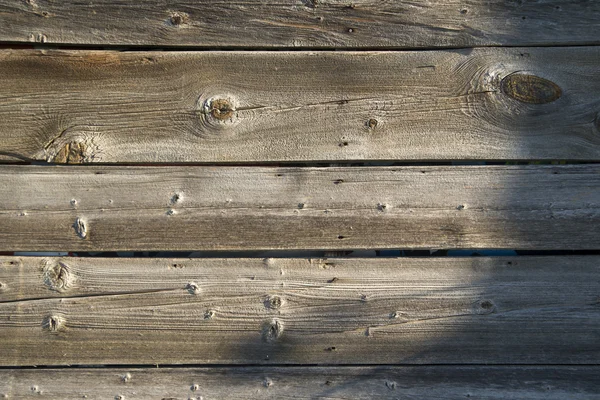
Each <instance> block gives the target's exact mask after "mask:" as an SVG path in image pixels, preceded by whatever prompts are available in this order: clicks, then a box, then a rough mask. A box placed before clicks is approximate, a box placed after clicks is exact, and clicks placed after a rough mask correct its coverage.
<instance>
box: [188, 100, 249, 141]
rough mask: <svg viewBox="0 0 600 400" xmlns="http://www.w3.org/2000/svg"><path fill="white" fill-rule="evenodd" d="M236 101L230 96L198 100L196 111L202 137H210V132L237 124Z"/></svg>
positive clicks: (220, 130)
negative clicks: (197, 110)
mask: <svg viewBox="0 0 600 400" xmlns="http://www.w3.org/2000/svg"><path fill="white" fill-rule="evenodd" d="M236 105H237V101H236V100H235V99H234V98H233V97H231V96H223V95H221V96H214V97H210V98H203V97H201V98H199V99H198V109H199V118H200V123H201V129H202V133H201V134H200V135H201V136H202V135H207V134H208V135H210V132H211V131H215V130H216V131H219V132H220V134H222V133H223V132H222V130H223V129H227V128H231V127H233V126H235V125H236V124H237V123H238V121H239V120H238V113H237V106H236Z"/></svg>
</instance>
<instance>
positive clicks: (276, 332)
mask: <svg viewBox="0 0 600 400" xmlns="http://www.w3.org/2000/svg"><path fill="white" fill-rule="evenodd" d="M282 334H283V322H281V321H280V320H278V319H273V320H271V321H269V322H267V323H266V324H265V325H264V326H263V340H264V341H265V342H267V343H272V342H275V341H276V340H277V339H279V338H280V337H281V335H282Z"/></svg>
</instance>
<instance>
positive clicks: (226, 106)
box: [208, 99, 235, 121]
mask: <svg viewBox="0 0 600 400" xmlns="http://www.w3.org/2000/svg"><path fill="white" fill-rule="evenodd" d="M234 111H235V110H234V108H233V105H232V104H231V102H230V101H229V100H227V99H214V100H211V101H210V102H209V104H208V112H209V113H210V115H212V116H213V118H216V119H218V120H221V121H225V120H227V119H229V118H231V117H232V116H233V112H234Z"/></svg>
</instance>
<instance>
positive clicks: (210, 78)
mask: <svg viewBox="0 0 600 400" xmlns="http://www.w3.org/2000/svg"><path fill="white" fill-rule="evenodd" d="M563 3H564V2H563ZM61 4H62V3H61ZM587 4H591V3H587ZM594 4H595V3H594ZM598 4H600V3H598ZM0 14H1V13H0ZM598 20H599V21H600V19H598ZM588 30H589V31H590V32H593V29H591V28H589V26H588ZM243 36H244V35H239V37H243ZM599 75H600V47H563V48H486V49H475V50H469V49H466V50H448V51H428V52H423V51H413V52H200V53H198V52H114V51H46V50H41V51H33V50H29V51H27V50H18V51H15V50H4V51H0V76H2V78H3V80H2V82H3V84H2V85H1V86H0V160H3V161H18V160H47V161H50V162H54V163H91V162H103V163H113V162H121V163H164V162H176V163H180V162H181V163H183V162H195V163H198V162H222V163H227V162H268V161H334V160H454V159H470V160H472V159H483V160H490V159H491V160H506V159H509V160H512V159H516V160H529V159H546V160H550V159H562V160H565V159H566V160H600V117H599V116H598V115H599V114H598V113H599V112H600V95H599V93H600V80H599V79H598V76H599Z"/></svg>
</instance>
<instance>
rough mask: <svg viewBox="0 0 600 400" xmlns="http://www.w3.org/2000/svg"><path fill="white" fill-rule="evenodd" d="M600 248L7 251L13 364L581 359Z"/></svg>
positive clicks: (4, 320) (586, 348)
mask: <svg viewBox="0 0 600 400" xmlns="http://www.w3.org/2000/svg"><path fill="white" fill-rule="evenodd" d="M599 266H600V258H599V257H596V256H590V257H585V256H583V257H519V258H479V257H477V258H433V259H419V258H415V259H411V258H399V259H393V258H378V259H266V260H260V259H123V258H118V259H94V258H80V259H79V258H61V259H54V258H27V257H24V258H10V257H4V258H2V264H1V270H0V271H1V274H2V275H1V278H0V279H1V280H2V281H3V282H4V289H3V293H2V299H3V300H2V301H1V302H0V359H1V360H2V365H5V366H10V365H14V366H16V365H65V364H67V365H71V364H83V365H91V364H111V365H112V364H129V365H130V364H200V363H210V364H315V363H317V364H421V363H426V364H439V363H442V364H470V363H477V364H507V363H515V364H523V363H524V364H534V363H543V364H577V363H588V364H589V363H596V362H597V360H598V357H599V356H600V344H599V343H600V341H599V340H598V339H599V335H600V334H599V332H600V307H599V301H598V280H599V278H600V269H599Z"/></svg>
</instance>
